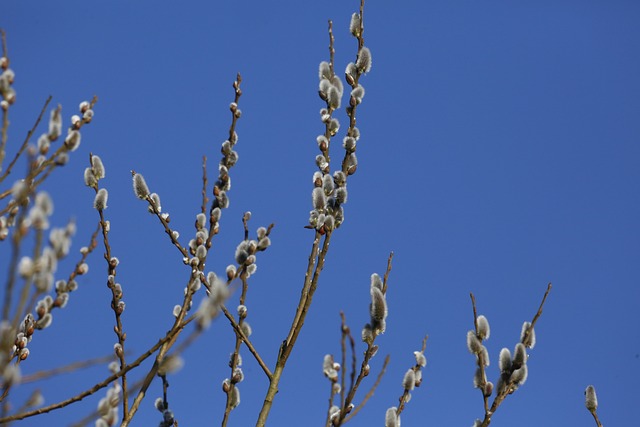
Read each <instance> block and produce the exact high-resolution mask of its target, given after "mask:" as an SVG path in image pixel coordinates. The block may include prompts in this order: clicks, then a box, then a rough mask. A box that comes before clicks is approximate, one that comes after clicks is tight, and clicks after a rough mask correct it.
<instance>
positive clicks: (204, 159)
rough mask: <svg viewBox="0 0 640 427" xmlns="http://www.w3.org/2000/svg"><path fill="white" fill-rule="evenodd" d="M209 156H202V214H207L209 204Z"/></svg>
mask: <svg viewBox="0 0 640 427" xmlns="http://www.w3.org/2000/svg"><path fill="white" fill-rule="evenodd" d="M208 185H209V184H208V180H207V156H202V206H201V207H200V212H202V213H205V212H207V204H208V203H209V197H208V196H207V187H208Z"/></svg>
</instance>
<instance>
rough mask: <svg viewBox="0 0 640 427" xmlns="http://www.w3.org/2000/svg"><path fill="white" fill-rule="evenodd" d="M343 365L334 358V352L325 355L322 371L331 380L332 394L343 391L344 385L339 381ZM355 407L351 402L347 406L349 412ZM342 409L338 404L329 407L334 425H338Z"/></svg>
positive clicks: (330, 419) (330, 418) (330, 417)
mask: <svg viewBox="0 0 640 427" xmlns="http://www.w3.org/2000/svg"><path fill="white" fill-rule="evenodd" d="M340 369H341V366H340V364H339V363H338V362H336V361H335V360H334V359H333V355H332V354H327V355H325V356H324V359H323V360H322V373H323V374H324V376H325V377H326V378H327V379H328V380H329V381H331V387H332V394H334V395H335V394H340V393H341V392H342V386H341V385H340V382H339V381H338V372H340ZM353 408H354V405H353V403H350V404H349V406H348V407H347V413H349V412H351V410H352V409H353ZM340 412H341V409H340V407H339V406H338V405H332V406H331V408H329V421H330V422H331V423H332V425H336V424H337V423H338V422H339V419H340Z"/></svg>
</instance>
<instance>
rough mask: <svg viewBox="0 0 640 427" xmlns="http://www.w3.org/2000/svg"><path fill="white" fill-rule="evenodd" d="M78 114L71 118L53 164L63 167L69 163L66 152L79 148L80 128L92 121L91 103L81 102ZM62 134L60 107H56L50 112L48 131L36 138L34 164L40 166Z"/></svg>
mask: <svg viewBox="0 0 640 427" xmlns="http://www.w3.org/2000/svg"><path fill="white" fill-rule="evenodd" d="M78 108H79V114H74V115H73V116H71V125H70V126H69V128H68V129H67V136H66V137H65V139H64V143H63V145H62V147H60V148H59V149H58V150H57V151H56V155H55V158H54V159H53V160H54V162H55V164H57V165H64V164H66V163H67V162H68V161H69V155H68V152H70V151H75V150H77V149H78V147H79V146H80V141H81V138H82V135H81V133H80V128H81V127H82V126H83V125H85V124H88V123H91V120H93V115H94V113H93V109H92V108H91V103H89V102H88V101H82V102H81V103H80V105H79V107H78ZM61 134H62V107H61V106H59V105H58V107H57V108H55V109H53V110H51V116H50V118H49V131H48V132H46V133H43V134H42V135H40V137H39V138H38V142H37V145H36V150H37V154H38V156H37V157H36V164H37V165H40V164H42V163H43V162H44V161H45V160H46V155H47V153H48V152H49V149H50V147H51V143H52V142H54V141H56V140H57V139H58V138H59V137H60V135H61Z"/></svg>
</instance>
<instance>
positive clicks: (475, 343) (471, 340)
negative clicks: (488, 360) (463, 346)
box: [467, 331, 482, 354]
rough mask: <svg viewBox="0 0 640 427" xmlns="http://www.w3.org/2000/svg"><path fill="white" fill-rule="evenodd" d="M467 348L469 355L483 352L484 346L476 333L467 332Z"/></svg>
mask: <svg viewBox="0 0 640 427" xmlns="http://www.w3.org/2000/svg"><path fill="white" fill-rule="evenodd" d="M467 348H468V349H469V353H472V354H479V353H480V352H482V344H481V343H480V340H479V339H478V337H477V336H476V333H475V332H474V331H469V332H467Z"/></svg>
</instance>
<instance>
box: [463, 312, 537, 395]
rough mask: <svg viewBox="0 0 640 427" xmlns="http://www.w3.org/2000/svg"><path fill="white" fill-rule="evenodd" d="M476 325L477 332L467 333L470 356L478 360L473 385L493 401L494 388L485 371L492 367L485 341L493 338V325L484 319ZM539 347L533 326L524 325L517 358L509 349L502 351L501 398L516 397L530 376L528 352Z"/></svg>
mask: <svg viewBox="0 0 640 427" xmlns="http://www.w3.org/2000/svg"><path fill="white" fill-rule="evenodd" d="M476 323H477V330H476V331H473V330H471V331H469V332H467V348H468V349H469V352H470V353H472V354H474V355H475V356H476V362H477V364H478V369H477V370H476V373H475V375H474V378H473V384H474V386H475V387H476V388H479V389H481V390H482V392H483V393H484V395H485V396H486V397H489V396H491V394H492V393H493V389H494V385H493V383H492V382H490V381H487V378H486V373H485V367H487V366H489V352H488V351H487V348H486V347H485V346H484V345H483V344H482V341H483V340H486V339H488V338H489V335H490V333H491V330H490V327H489V321H488V320H487V318H486V317H485V316H483V315H480V316H478V317H477V319H476ZM535 343H536V336H535V330H534V329H533V327H532V326H531V323H529V322H524V324H523V325H522V333H521V336H520V342H519V343H518V344H516V346H515V349H514V351H513V355H512V354H511V351H509V349H508V348H503V349H502V350H501V351H500V357H499V362H498V366H499V368H500V377H499V379H498V383H497V394H509V393H513V392H514V391H515V390H516V389H517V388H518V387H520V386H521V385H523V384H524V383H525V381H526V380H527V375H528V370H527V359H528V355H527V348H533V346H534V345H535Z"/></svg>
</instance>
